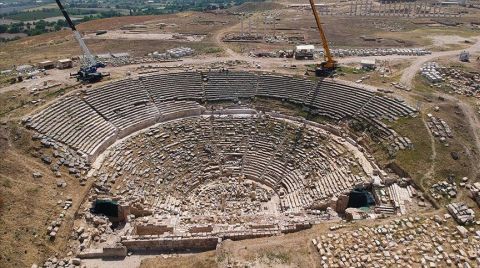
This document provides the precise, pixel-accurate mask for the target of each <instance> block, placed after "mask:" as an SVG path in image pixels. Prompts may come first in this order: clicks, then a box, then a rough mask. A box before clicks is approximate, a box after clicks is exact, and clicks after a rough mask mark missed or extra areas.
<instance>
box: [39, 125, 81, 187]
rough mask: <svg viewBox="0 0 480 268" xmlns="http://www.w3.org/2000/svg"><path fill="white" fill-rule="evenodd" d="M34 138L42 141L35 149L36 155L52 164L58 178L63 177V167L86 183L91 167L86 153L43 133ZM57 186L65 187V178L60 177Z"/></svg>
mask: <svg viewBox="0 0 480 268" xmlns="http://www.w3.org/2000/svg"><path fill="white" fill-rule="evenodd" d="M32 139H33V140H34V141H38V142H39V143H40V147H39V148H37V149H36V150H35V151H34V155H35V156H36V157H38V158H40V159H41V160H42V162H43V163H44V164H45V165H48V166H50V170H51V171H52V172H53V174H55V176H56V177H57V178H61V177H62V173H61V171H62V167H63V168H64V169H66V170H65V171H66V172H68V173H69V174H70V175H72V176H74V177H76V178H78V179H79V180H80V184H81V185H85V183H86V177H85V176H84V175H85V174H86V172H87V171H88V170H89V169H90V163H89V162H88V159H87V158H86V157H85V155H83V154H81V153H78V152H77V151H75V150H73V149H71V148H70V147H68V146H66V145H64V144H61V143H59V142H57V141H55V140H54V139H52V138H50V137H49V136H46V135H43V134H35V135H33V137H32ZM37 176H38V175H37ZM34 177H35V175H34ZM57 186H58V187H65V186H66V182H65V180H63V179H58V180H57Z"/></svg>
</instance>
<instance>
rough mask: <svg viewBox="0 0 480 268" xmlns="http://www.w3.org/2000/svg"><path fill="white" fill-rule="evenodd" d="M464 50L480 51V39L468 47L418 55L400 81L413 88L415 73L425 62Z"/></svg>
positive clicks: (454, 54)
mask: <svg viewBox="0 0 480 268" xmlns="http://www.w3.org/2000/svg"><path fill="white" fill-rule="evenodd" d="M462 51H468V52H470V53H475V52H480V40H479V39H478V38H477V39H476V42H475V44H473V45H472V46H470V47H469V48H467V49H460V50H451V51H440V52H433V53H432V54H430V55H425V56H421V57H417V58H416V59H415V60H414V61H413V63H412V64H411V65H410V66H409V67H408V68H406V69H405V70H404V71H403V73H402V77H401V78H400V82H401V83H402V84H404V85H405V86H407V87H408V88H412V87H413V79H414V77H415V75H416V74H417V73H418V72H419V70H420V68H421V67H422V65H423V64H424V63H426V62H429V61H433V60H435V59H437V58H441V57H449V56H456V55H459V54H460V53H461V52H462Z"/></svg>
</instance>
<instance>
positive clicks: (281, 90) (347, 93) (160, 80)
mask: <svg viewBox="0 0 480 268" xmlns="http://www.w3.org/2000/svg"><path fill="white" fill-rule="evenodd" d="M254 97H266V98H277V99H281V100H283V101H288V102H292V103H296V104H300V105H304V106H307V107H310V108H311V109H312V110H313V112H315V113H317V114H319V115H323V116H326V117H328V118H330V119H332V120H348V119H350V118H359V119H365V120H368V122H370V123H373V124H376V123H381V121H380V120H381V119H388V120H395V119H397V118H398V117H402V116H409V115H413V114H415V110H414V109H412V108H411V107H409V106H407V105H406V104H405V103H404V102H403V101H400V100H397V99H392V98H388V97H385V96H381V95H378V94H377V93H375V92H373V91H368V90H365V89H362V88H357V87H354V86H349V85H345V84H343V83H340V82H337V81H333V80H322V81H314V80H309V79H304V78H297V77H291V76H283V75H274V74H266V73H261V74H258V73H250V72H237V71H235V72H234V71H226V72H206V73H200V72H179V73H168V74H154V75H146V76H140V77H138V78H127V79H122V80H119V81H115V82H112V83H109V84H106V85H102V86H100V87H98V88H95V89H92V90H87V91H85V93H82V94H79V95H76V96H69V97H65V98H62V99H60V100H58V101H57V102H56V103H54V104H52V105H50V106H49V107H47V108H46V109H45V110H43V111H41V112H40V113H38V114H35V115H33V116H31V117H30V118H27V119H26V120H25V121H24V122H25V123H26V125H27V127H30V128H32V129H34V130H36V131H38V132H40V133H43V134H47V135H48V136H50V137H51V138H53V139H55V140H58V141H60V142H63V143H65V144H67V145H69V146H72V147H73V148H76V149H77V150H79V151H81V152H83V153H86V154H87V155H89V156H90V157H91V159H93V158H95V157H96V156H97V155H98V153H100V152H101V151H103V150H104V149H105V148H106V147H108V146H109V145H111V144H112V143H113V142H114V141H115V140H116V139H118V138H122V137H125V136H126V135H129V134H131V133H133V132H135V131H137V130H140V129H143V128H146V127H148V126H151V125H153V124H155V123H156V122H162V121H166V120H170V119H175V118H179V117H186V116H191V115H199V114H201V113H203V112H204V111H205V107H203V106H202V105H201V103H203V102H205V101H207V102H208V101H218V100H238V99H242V98H249V99H251V98H254ZM380 128H381V129H383V126H380ZM386 133H387V134H388V132H386Z"/></svg>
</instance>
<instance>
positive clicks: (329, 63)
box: [309, 0, 337, 70]
mask: <svg viewBox="0 0 480 268" xmlns="http://www.w3.org/2000/svg"><path fill="white" fill-rule="evenodd" d="M309 1H310V6H311V7H312V11H313V16H314V17H315V21H316V22H317V28H318V32H319V33H320V39H321V40H322V45H323V52H324V57H325V62H322V64H321V67H322V68H324V69H328V70H334V69H335V68H336V67H337V62H336V61H335V60H334V59H333V57H332V53H331V52H330V47H329V46H328V40H327V37H326V36H325V32H324V31H323V28H322V24H321V22H320V16H318V13H317V8H316V7H315V2H314V0H309Z"/></svg>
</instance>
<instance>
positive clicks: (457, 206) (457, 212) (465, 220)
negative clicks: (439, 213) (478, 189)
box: [447, 202, 475, 225]
mask: <svg viewBox="0 0 480 268" xmlns="http://www.w3.org/2000/svg"><path fill="white" fill-rule="evenodd" d="M447 209H448V212H450V214H451V215H452V217H453V218H454V219H455V220H456V221H457V222H458V224H461V225H470V224H473V223H474V222H475V211H474V210H473V209H471V208H469V207H468V206H467V205H466V204H465V203H462V202H458V203H451V204H448V205H447Z"/></svg>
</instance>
